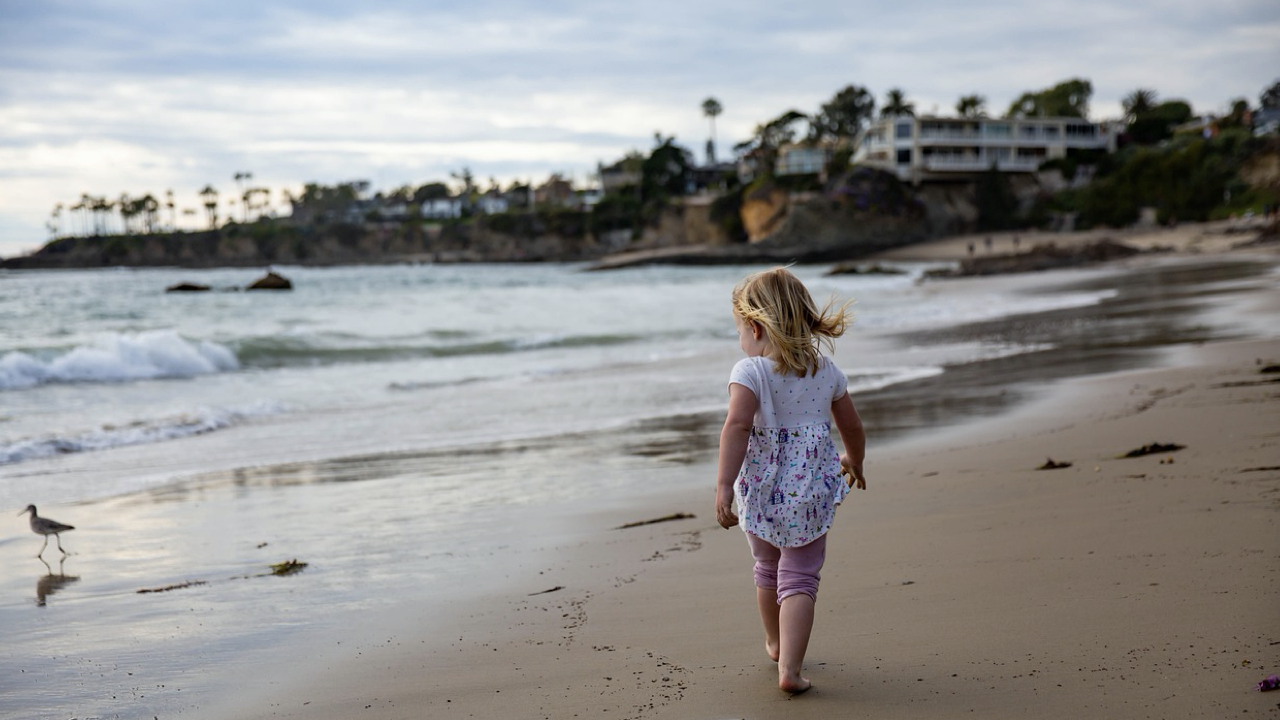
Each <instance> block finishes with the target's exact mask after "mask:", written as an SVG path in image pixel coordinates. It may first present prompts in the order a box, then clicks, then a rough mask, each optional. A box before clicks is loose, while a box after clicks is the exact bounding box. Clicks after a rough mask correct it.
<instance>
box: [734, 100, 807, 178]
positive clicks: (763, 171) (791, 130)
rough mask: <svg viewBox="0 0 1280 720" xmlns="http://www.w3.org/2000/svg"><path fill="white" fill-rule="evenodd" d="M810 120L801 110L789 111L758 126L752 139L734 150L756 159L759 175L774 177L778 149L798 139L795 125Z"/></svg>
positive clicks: (738, 145) (739, 144)
mask: <svg viewBox="0 0 1280 720" xmlns="http://www.w3.org/2000/svg"><path fill="white" fill-rule="evenodd" d="M808 119H809V116H808V115H805V114H804V113H802V112H800V111H799V110H788V111H786V112H785V113H783V114H781V115H779V116H778V117H776V118H774V119H772V120H770V121H769V122H767V123H764V124H762V125H756V130H755V134H754V135H753V136H752V137H751V139H750V140H747V141H745V142H741V143H738V144H737V145H735V146H734V147H733V149H734V151H736V152H738V153H741V154H743V155H747V156H751V157H754V159H755V164H756V173H757V174H758V175H772V174H773V169H774V162H775V161H776V160H777V158H778V148H780V147H782V146H783V145H786V144H788V143H790V142H793V141H794V140H795V138H796V129H795V124H796V123H797V122H799V121H801V120H808Z"/></svg>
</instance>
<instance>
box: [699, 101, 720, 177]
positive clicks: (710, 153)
mask: <svg viewBox="0 0 1280 720" xmlns="http://www.w3.org/2000/svg"><path fill="white" fill-rule="evenodd" d="M722 112H724V107H723V106H722V105H721V104H720V101H719V100H717V99H715V98H713V97H709V98H707V99H706V100H703V101H702V114H703V115H706V116H707V117H708V118H709V119H710V120H711V139H710V140H708V141H707V164H708V165H714V164H715V161H716V116H717V115H719V114H720V113H722Z"/></svg>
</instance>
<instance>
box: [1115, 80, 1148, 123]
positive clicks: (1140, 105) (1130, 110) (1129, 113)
mask: <svg viewBox="0 0 1280 720" xmlns="http://www.w3.org/2000/svg"><path fill="white" fill-rule="evenodd" d="M1155 105H1156V91H1155V90H1147V89H1145V88H1138V89H1137V90H1134V91H1133V92H1131V93H1129V94H1128V95H1126V96H1125V97H1124V100H1121V101H1120V106H1121V107H1123V108H1124V118H1125V121H1126V122H1133V121H1134V119H1136V118H1137V117H1138V116H1139V115H1141V114H1142V113H1145V112H1148V111H1150V110H1151V108H1153V107H1155Z"/></svg>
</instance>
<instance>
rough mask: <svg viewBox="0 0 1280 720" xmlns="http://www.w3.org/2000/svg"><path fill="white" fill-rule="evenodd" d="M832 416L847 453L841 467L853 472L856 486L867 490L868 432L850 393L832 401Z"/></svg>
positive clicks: (843, 456)
mask: <svg viewBox="0 0 1280 720" xmlns="http://www.w3.org/2000/svg"><path fill="white" fill-rule="evenodd" d="M831 418H832V419H833V420H835V422H836V430H837V431H838V432H839V433H840V442H842V443H844V451H845V454H844V455H842V456H840V467H841V468H844V469H845V470H847V471H848V472H850V473H852V474H853V485H854V487H856V488H858V489H859V490H866V489H867V479H866V478H865V477H863V475H862V462H863V460H865V459H866V456H867V433H866V432H865V431H864V430H863V429H862V418H861V417H859V415H858V409H857V408H855V407H854V406H853V398H850V397H849V393H845V394H844V395H842V396H841V397H840V399H839V400H836V401H835V402H833V403H831Z"/></svg>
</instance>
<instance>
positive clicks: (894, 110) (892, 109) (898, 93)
mask: <svg viewBox="0 0 1280 720" xmlns="http://www.w3.org/2000/svg"><path fill="white" fill-rule="evenodd" d="M915 114H916V106H915V105H913V104H911V103H909V102H907V94H906V93H904V92H903V91H902V90H901V89H899V88H893V89H892V90H890V91H889V92H888V93H886V94H885V96H884V107H882V108H880V117H891V116H894V115H911V116H915Z"/></svg>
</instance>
